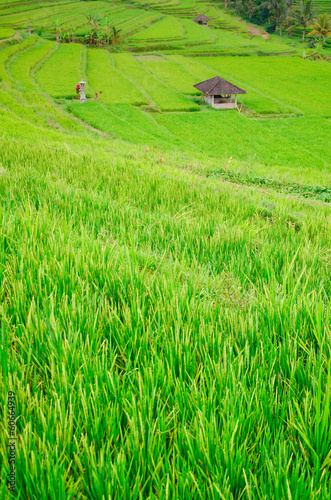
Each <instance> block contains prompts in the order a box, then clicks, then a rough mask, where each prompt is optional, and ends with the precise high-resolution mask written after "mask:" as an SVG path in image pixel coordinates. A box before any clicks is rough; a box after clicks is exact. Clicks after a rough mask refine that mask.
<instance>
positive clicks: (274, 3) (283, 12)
mask: <svg viewBox="0 0 331 500" xmlns="http://www.w3.org/2000/svg"><path fill="white" fill-rule="evenodd" d="M291 4H292V0H269V1H267V2H265V3H264V6H266V7H267V8H268V9H269V11H270V14H271V19H272V20H273V21H275V23H276V26H275V31H276V30H277V29H279V34H280V35H281V34H282V27H283V26H284V24H285V21H286V19H287V17H288V15H289V11H290V7H291Z"/></svg>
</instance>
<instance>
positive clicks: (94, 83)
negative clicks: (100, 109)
mask: <svg viewBox="0 0 331 500" xmlns="http://www.w3.org/2000/svg"><path fill="white" fill-rule="evenodd" d="M87 79H88V82H89V85H90V86H91V87H92V88H93V89H94V91H95V92H100V90H101V92H102V94H100V99H101V101H102V102H106V103H128V104H136V105H142V104H148V103H149V101H148V98H147V97H146V94H144V93H143V92H142V91H140V90H139V89H138V88H137V86H136V85H135V84H134V83H132V81H130V80H129V79H128V78H126V77H125V76H124V75H123V74H122V73H120V72H119V71H118V70H117V69H116V68H114V67H113V66H111V62H110V57H109V54H108V53H107V52H106V51H101V50H98V49H88V50H87Z"/></svg>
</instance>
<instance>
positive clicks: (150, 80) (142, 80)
mask: <svg viewBox="0 0 331 500" xmlns="http://www.w3.org/2000/svg"><path fill="white" fill-rule="evenodd" d="M113 57H114V61H115V66H116V68H118V69H119V70H120V71H121V72H122V73H123V74H126V75H128V77H129V78H130V79H131V80H132V81H133V82H135V83H136V84H137V85H139V86H141V87H143V88H144V89H145V91H146V92H147V94H148V95H149V96H150V98H151V100H152V101H154V103H156V105H157V106H158V107H159V108H160V109H161V110H162V111H182V110H187V111H195V110H198V109H199V107H198V106H197V104H195V103H194V102H192V101H190V99H188V98H186V97H184V96H182V95H181V94H179V93H178V92H176V91H174V90H173V89H172V88H170V87H168V86H167V85H165V84H164V83H163V82H162V80H159V79H157V78H155V76H153V75H152V74H151V73H150V72H149V71H146V69H144V67H143V66H142V65H141V64H139V62H137V60H136V59H134V57H133V56H131V55H130V54H114V55H113Z"/></svg>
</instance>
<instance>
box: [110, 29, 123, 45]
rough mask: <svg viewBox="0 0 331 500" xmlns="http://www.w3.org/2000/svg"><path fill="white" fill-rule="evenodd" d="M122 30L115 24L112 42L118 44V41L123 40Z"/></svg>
mask: <svg viewBox="0 0 331 500" xmlns="http://www.w3.org/2000/svg"><path fill="white" fill-rule="evenodd" d="M121 31H122V30H120V29H117V28H115V26H113V31H112V44H113V45H116V44H117V43H120V42H121Z"/></svg>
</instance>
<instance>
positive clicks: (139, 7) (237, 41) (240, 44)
mask: <svg viewBox="0 0 331 500" xmlns="http://www.w3.org/2000/svg"><path fill="white" fill-rule="evenodd" d="M90 12H96V13H98V15H99V16H100V17H107V18H108V19H111V21H112V23H113V24H114V25H115V26H116V27H117V28H118V29H120V30H121V36H122V40H123V46H124V47H127V48H128V49H130V50H131V51H147V50H150V49H163V50H164V49H167V50H176V51H177V52H178V51H186V52H192V51H193V52H194V51H198V52H204V53H206V52H207V51H209V52H211V53H215V52H216V53H217V52H219V53H223V52H233V51H235V52H236V53H245V52H256V51H261V52H266V53H274V52H285V51H291V50H292V51H293V50H294V48H293V47H291V44H289V43H287V42H285V41H280V40H278V39H277V38H276V37H275V38H274V39H273V40H268V41H266V40H263V39H262V38H260V37H254V38H253V39H252V38H251V36H250V32H249V29H248V28H245V26H244V25H243V23H240V22H238V21H236V20H235V18H233V17H231V16H230V15H227V14H225V13H224V11H223V10H221V9H219V8H217V7H215V6H209V5H207V4H204V3H202V4H201V3H196V2H194V1H193V0H192V1H191V0H185V1H179V0H176V1H175V2H151V3H146V2H145V3H143V2H141V3H139V2H135V3H133V2H125V1H124V2H119V3H113V2H108V1H84V2H82V1H80V0H61V1H60V2H55V1H54V0H48V1H45V0H41V1H32V2H26V1H17V2H14V3H12V2H8V3H7V2H5V3H2V4H1V5H0V29H2V30H20V29H23V30H27V28H28V26H29V25H30V26H31V29H32V32H34V33H39V35H42V36H43V37H44V38H45V37H46V38H50V39H52V38H53V39H54V38H55V31H54V26H55V24H59V26H60V27H61V30H62V32H63V33H66V32H68V33H70V37H72V36H74V37H76V39H77V40H80V41H83V40H84V36H85V35H86V34H87V31H88V25H87V18H86V15H87V14H89V13H90ZM200 12H204V13H205V14H207V15H208V16H210V17H211V19H212V22H211V28H205V27H203V26H198V25H197V24H196V23H194V22H193V19H194V17H195V16H196V15H197V14H198V13H200ZM216 28H222V30H220V29H216ZM6 33H7V32H6ZM8 33H12V31H10V32H8ZM1 36H4V35H1V31H0V37H1Z"/></svg>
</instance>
